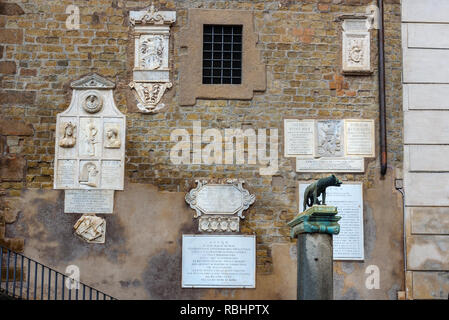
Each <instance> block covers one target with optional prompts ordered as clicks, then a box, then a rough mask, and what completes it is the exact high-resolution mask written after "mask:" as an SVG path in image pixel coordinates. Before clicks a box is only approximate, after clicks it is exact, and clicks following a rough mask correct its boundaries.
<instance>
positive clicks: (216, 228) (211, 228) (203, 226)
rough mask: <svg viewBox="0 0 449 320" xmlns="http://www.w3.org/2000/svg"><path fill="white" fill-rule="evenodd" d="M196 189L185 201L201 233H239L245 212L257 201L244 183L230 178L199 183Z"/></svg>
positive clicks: (199, 181) (187, 195) (198, 181)
mask: <svg viewBox="0 0 449 320" xmlns="http://www.w3.org/2000/svg"><path fill="white" fill-rule="evenodd" d="M196 183H197V187H196V188H195V189H192V190H190V192H189V193H187V194H186V196H185V200H186V202H187V203H188V204H189V205H190V207H191V208H192V209H194V210H195V214H194V217H195V218H199V222H198V229H199V231H201V232H238V231H239V223H240V219H244V218H245V217H244V216H243V211H244V210H246V209H248V208H249V206H250V205H252V204H253V203H254V201H255V199H256V197H255V195H253V194H250V193H249V191H248V190H246V189H244V188H243V181H242V180H237V179H228V180H225V181H223V182H220V183H215V182H209V181H207V180H196Z"/></svg>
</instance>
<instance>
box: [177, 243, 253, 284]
mask: <svg viewBox="0 0 449 320" xmlns="http://www.w3.org/2000/svg"><path fill="white" fill-rule="evenodd" d="M182 287H183V288H255V287H256V237H255V236H254V235H183V236H182Z"/></svg>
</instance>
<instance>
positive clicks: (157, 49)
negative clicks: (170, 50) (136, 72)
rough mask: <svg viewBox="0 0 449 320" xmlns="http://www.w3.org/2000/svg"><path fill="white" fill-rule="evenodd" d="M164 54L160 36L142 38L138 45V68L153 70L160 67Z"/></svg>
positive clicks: (162, 41) (162, 40)
mask: <svg viewBox="0 0 449 320" xmlns="http://www.w3.org/2000/svg"><path fill="white" fill-rule="evenodd" d="M163 53H164V39H163V37H162V36H153V37H147V38H142V41H141V43H140V54H141V56H140V66H141V67H142V68H144V69H148V70H155V69H158V68H159V67H160V66H161V65H162V58H163V57H162V55H163Z"/></svg>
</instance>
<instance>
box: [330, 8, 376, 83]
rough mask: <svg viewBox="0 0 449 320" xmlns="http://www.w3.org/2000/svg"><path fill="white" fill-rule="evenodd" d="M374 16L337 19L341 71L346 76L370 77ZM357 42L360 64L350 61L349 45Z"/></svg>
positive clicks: (360, 15)
mask: <svg viewBox="0 0 449 320" xmlns="http://www.w3.org/2000/svg"><path fill="white" fill-rule="evenodd" d="M373 19H374V16H372V15H362V14H355V15H342V16H340V17H338V18H337V22H341V25H340V30H341V50H340V52H341V71H342V73H343V74H346V75H370V74H372V73H373V71H374V70H373V61H372V59H373V54H372V52H371V51H372V44H371V40H372V38H373V36H372V33H373V25H374V21H373ZM352 41H358V49H359V51H360V55H361V57H360V58H361V59H360V60H361V61H360V63H357V61H353V60H352V59H351V43H352Z"/></svg>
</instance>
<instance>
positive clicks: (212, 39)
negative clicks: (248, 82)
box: [203, 24, 242, 84]
mask: <svg viewBox="0 0 449 320" xmlns="http://www.w3.org/2000/svg"><path fill="white" fill-rule="evenodd" d="M241 83H242V26H241V25H210V24H205V25H203V84H241Z"/></svg>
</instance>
